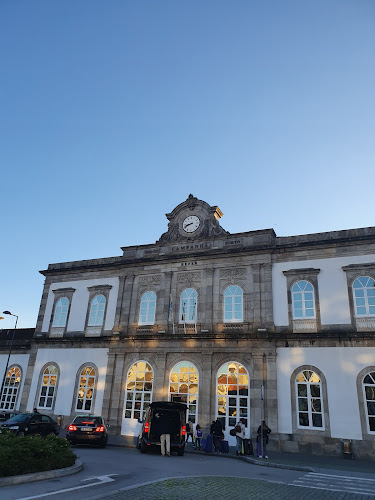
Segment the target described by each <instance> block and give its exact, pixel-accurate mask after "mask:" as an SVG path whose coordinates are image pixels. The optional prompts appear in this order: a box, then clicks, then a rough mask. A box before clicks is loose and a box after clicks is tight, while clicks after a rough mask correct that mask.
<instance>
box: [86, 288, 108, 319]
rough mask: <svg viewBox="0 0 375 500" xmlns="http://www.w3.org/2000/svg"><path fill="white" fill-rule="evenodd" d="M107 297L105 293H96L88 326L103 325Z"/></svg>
mask: <svg viewBox="0 0 375 500" xmlns="http://www.w3.org/2000/svg"><path fill="white" fill-rule="evenodd" d="M105 304H106V299H105V297H104V295H96V296H95V297H94V298H93V300H92V302H91V307H90V316H89V322H88V326H101V325H102V324H103V320H104V310H105Z"/></svg>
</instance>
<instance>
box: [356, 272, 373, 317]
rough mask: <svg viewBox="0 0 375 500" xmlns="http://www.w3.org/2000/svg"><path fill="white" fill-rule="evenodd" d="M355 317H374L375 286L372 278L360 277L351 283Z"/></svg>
mask: <svg viewBox="0 0 375 500" xmlns="http://www.w3.org/2000/svg"><path fill="white" fill-rule="evenodd" d="M353 295H354V307H355V314H356V316H375V286H374V280H373V278H370V277H369V276H361V277H360V278H357V279H356V280H355V281H354V283H353Z"/></svg>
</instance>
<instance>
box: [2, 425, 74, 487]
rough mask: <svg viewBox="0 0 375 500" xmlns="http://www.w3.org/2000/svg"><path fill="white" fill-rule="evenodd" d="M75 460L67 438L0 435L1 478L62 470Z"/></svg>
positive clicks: (9, 433) (4, 433) (8, 433)
mask: <svg viewBox="0 0 375 500" xmlns="http://www.w3.org/2000/svg"><path fill="white" fill-rule="evenodd" d="M75 460H76V455H75V454H74V453H73V452H72V450H71V449H70V447H69V443H68V441H67V440H66V439H61V438H58V437H56V436H47V438H45V439H43V438H42V437H41V436H39V435H34V436H16V435H15V434H13V433H11V432H3V433H1V434H0V477H4V476H16V475H18V474H30V473H31V472H41V471H45V470H51V469H62V468H63V467H69V466H71V465H73V464H74V462H75Z"/></svg>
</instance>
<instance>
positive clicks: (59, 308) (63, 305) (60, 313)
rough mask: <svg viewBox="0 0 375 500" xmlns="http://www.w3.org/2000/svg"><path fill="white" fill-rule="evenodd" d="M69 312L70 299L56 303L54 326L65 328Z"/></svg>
mask: <svg viewBox="0 0 375 500" xmlns="http://www.w3.org/2000/svg"><path fill="white" fill-rule="evenodd" d="M68 310H69V299H68V298H67V297H61V299H59V300H58V301H57V302H56V306H55V314H54V316H53V323H52V326H57V327H64V326H65V325H66V320H67V317H68Z"/></svg>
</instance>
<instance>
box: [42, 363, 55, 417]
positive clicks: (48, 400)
mask: <svg viewBox="0 0 375 500" xmlns="http://www.w3.org/2000/svg"><path fill="white" fill-rule="evenodd" d="M57 377H58V371H57V367H56V366H55V365H48V366H47V368H46V369H45V370H44V372H43V378H42V385H41V388H40V394H39V401H38V408H52V406H53V402H54V399H55V395H56V385H57Z"/></svg>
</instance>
